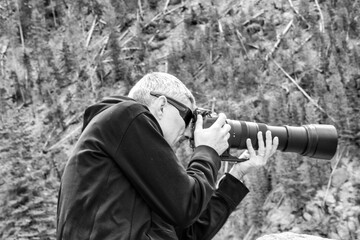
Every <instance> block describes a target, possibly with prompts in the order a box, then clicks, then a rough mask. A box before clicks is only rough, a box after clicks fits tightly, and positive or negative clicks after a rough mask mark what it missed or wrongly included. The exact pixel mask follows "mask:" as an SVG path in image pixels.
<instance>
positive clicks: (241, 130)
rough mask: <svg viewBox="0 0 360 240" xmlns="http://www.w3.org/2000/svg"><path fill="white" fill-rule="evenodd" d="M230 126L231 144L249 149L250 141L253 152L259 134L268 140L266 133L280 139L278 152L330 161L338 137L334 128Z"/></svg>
mask: <svg viewBox="0 0 360 240" xmlns="http://www.w3.org/2000/svg"><path fill="white" fill-rule="evenodd" d="M227 122H228V124H230V126H231V130H230V139H229V145H230V147H232V148H238V149H246V148H247V147H246V139H247V138H250V139H251V143H252V145H253V146H254V149H257V148H258V141H257V133H258V132H259V131H261V132H262V133H263V137H264V140H265V133H266V131H268V130H269V131H270V132H271V134H272V137H273V138H274V137H275V136H276V137H278V138H279V146H278V150H281V151H283V152H294V153H298V154H301V155H303V156H307V157H311V158H319V159H326V160H330V159H332V158H333V157H334V155H335V153H336V150H337V145H338V134H337V131H336V128H335V127H334V126H332V125H325V124H309V125H303V126H298V127H294V126H268V125H266V124H263V123H254V122H245V121H236V120H229V119H228V120H227Z"/></svg>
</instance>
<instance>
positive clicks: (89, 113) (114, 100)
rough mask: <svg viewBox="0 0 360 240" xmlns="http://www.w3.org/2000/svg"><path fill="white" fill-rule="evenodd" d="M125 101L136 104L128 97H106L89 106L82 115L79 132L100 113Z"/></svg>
mask: <svg viewBox="0 0 360 240" xmlns="http://www.w3.org/2000/svg"><path fill="white" fill-rule="evenodd" d="M125 101H133V102H136V101H135V100H134V99H132V98H129V97H123V96H111V97H106V98H104V99H103V100H102V101H101V102H98V103H95V104H93V105H91V106H90V107H88V108H87V109H86V110H85V113H84V118H83V126H82V129H81V132H82V131H84V129H85V128H86V126H87V125H88V124H89V122H90V121H91V119H93V118H94V117H95V116H96V115H98V114H99V113H101V112H102V111H104V110H106V109H108V108H109V107H112V106H114V105H116V104H119V103H122V102H125Z"/></svg>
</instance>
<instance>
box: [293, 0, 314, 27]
mask: <svg viewBox="0 0 360 240" xmlns="http://www.w3.org/2000/svg"><path fill="white" fill-rule="evenodd" d="M288 1H289V4H290V7H291V9H292V10H293V11H294V12H295V13H296V15H298V16H299V17H300V18H301V20H302V21H303V22H305V23H306V26H307V29H309V28H310V24H309V23H308V22H307V21H306V19H305V18H304V16H303V15H301V14H300V13H299V11H298V10H296V9H295V7H294V4H293V2H292V0H288Z"/></svg>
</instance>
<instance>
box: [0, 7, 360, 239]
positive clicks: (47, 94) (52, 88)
mask: <svg viewBox="0 0 360 240" xmlns="http://www.w3.org/2000/svg"><path fill="white" fill-rule="evenodd" d="M359 4H360V3H358V1H349V0H344V1H337V0H331V1H317V0H315V1H309V0H296V1H295V0H288V1H274V0H269V1H259V0H248V1H235V0H233V1H231V0H223V1H216V3H215V2H212V3H210V2H208V1H200V0H198V1H173V0H170V1H157V0H151V1H150V0H148V1H146V0H139V1H130V0H122V1H114V0H90V1H83V0H81V1H69V0H62V1H53V0H42V1H36V0H23V1H17V0H5V1H0V19H1V20H0V79H1V81H0V101H1V105H0V166H1V167H0V175H1V176H2V177H1V179H0V212H1V214H0V238H1V239H54V236H55V228H56V205H57V191H58V188H59V185H60V177H61V173H62V171H63V168H64V165H65V164H66V161H67V158H68V156H69V154H70V152H71V150H72V146H73V144H74V143H75V142H76V139H77V137H78V136H79V133H80V126H81V121H82V114H83V110H84V109H85V108H86V107H87V106H88V105H89V104H91V103H94V102H96V101H99V100H100V99H101V98H102V97H104V96H107V95H122V94H126V93H127V91H128V90H129V88H130V87H131V86H132V84H133V83H134V82H136V81H137V80H138V79H140V78H141V76H143V75H144V74H146V73H147V72H149V71H165V72H169V73H171V74H174V75H175V76H177V77H178V78H179V79H181V80H183V81H184V82H185V83H186V84H187V86H189V88H190V89H191V90H192V91H193V92H194V95H195V96H196V98H197V99H198V104H199V105H200V106H202V107H207V108H212V109H214V110H215V111H217V112H225V113H226V114H227V116H228V118H231V119H238V120H246V121H256V122H264V123H267V124H270V125H302V124H310V123H321V124H332V125H334V126H336V128H337V129H338V132H339V147H338V152H337V154H336V156H335V157H334V158H333V159H332V160H331V161H324V160H317V159H310V158H306V157H302V156H299V155H296V154H291V153H281V152H278V153H277V154H276V156H275V157H274V158H273V159H272V160H271V162H270V164H269V165H268V166H267V167H266V168H265V169H262V170H261V171H259V172H256V173H253V174H251V175H249V176H248V177H247V178H246V179H245V181H246V183H247V185H248V186H249V188H250V189H251V190H252V191H251V193H250V194H249V195H248V196H247V197H246V199H245V200H244V201H243V202H242V203H241V204H240V205H239V206H238V209H237V210H236V211H235V212H234V214H232V215H231V217H230V219H229V221H228V222H227V223H226V225H225V226H224V228H223V229H222V230H221V231H220V232H219V233H218V235H217V236H216V237H215V238H216V239H245V240H250V239H256V238H257V237H259V236H260V235H263V234H265V233H275V232H283V231H293V232H299V233H307V234H313V235H318V236H323V237H329V238H334V239H344V240H345V239H346V240H355V239H360V230H359V229H360V226H359V225H360V224H359V221H360V207H359V206H360V177H359V174H356V173H357V172H359V170H360V166H359V157H360V156H359V145H360V122H359V119H360V114H359V110H360V109H359V103H360V101H359V99H360V38H359V37H360V36H359V35H360V19H359V15H360V6H359ZM190 152H191V151H190V150H189V148H187V147H182V148H181V149H179V150H178V156H179V157H180V158H181V159H183V160H184V162H186V159H187V157H188V155H189V153H190ZM184 164H185V163H184ZM224 165H225V164H224ZM225 168H226V167H225V166H224V168H223V169H222V171H225V170H226V169H225Z"/></svg>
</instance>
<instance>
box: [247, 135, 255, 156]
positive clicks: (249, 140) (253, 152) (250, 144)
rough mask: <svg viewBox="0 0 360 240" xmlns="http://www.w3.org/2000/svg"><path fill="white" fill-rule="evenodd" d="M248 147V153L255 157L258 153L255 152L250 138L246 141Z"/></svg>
mask: <svg viewBox="0 0 360 240" xmlns="http://www.w3.org/2000/svg"><path fill="white" fill-rule="evenodd" d="M246 147H247V149H248V151H249V153H250V156H255V155H256V152H255V150H254V148H253V146H252V143H251V139H250V138H248V139H246Z"/></svg>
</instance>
